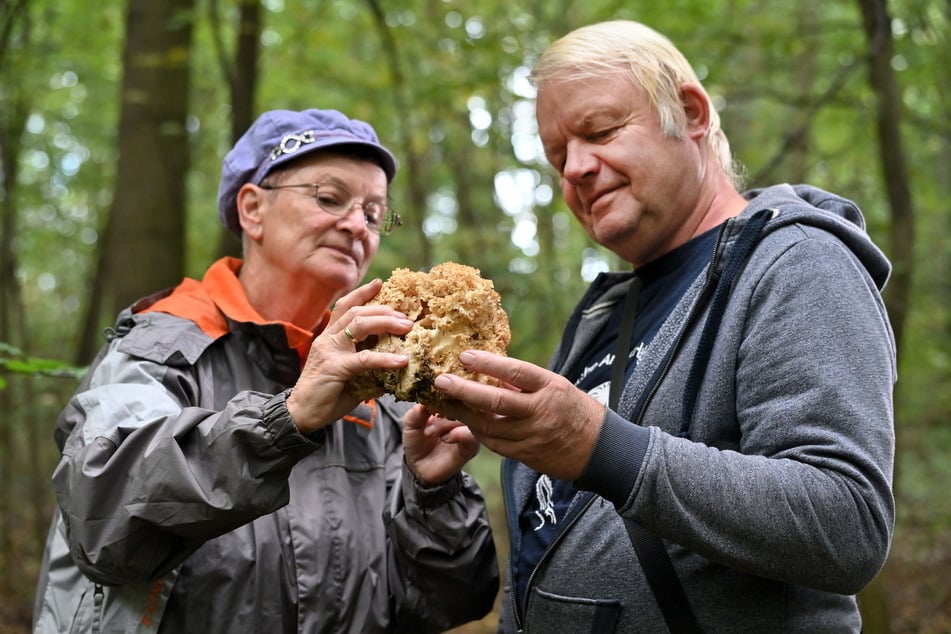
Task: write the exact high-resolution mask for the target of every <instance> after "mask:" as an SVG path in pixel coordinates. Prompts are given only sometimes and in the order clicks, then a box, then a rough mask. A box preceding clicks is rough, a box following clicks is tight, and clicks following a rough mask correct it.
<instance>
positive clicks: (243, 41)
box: [210, 0, 262, 256]
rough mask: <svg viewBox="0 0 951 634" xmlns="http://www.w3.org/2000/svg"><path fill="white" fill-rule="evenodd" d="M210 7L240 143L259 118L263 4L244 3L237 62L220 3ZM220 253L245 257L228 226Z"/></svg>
mask: <svg viewBox="0 0 951 634" xmlns="http://www.w3.org/2000/svg"><path fill="white" fill-rule="evenodd" d="M210 8H211V24H212V29H213V31H214V33H215V43H216V48H217V50H218V61H219V64H220V65H221V69H222V74H223V75H224V76H225V80H226V82H227V84H228V92H229V94H230V97H231V140H232V142H236V141H237V140H238V139H239V138H241V135H243V134H244V133H245V131H246V130H247V129H248V128H250V127H251V124H252V123H254V118H255V116H256V109H255V106H254V96H255V93H256V92H257V84H258V60H259V59H260V46H259V42H260V41H261V28H262V22H261V2H260V0H241V1H240V7H239V9H240V18H239V21H238V31H237V46H236V47H235V53H234V59H233V60H229V59H228V56H227V54H226V51H225V48H224V44H223V42H222V38H221V19H220V16H219V14H218V3H217V1H213V2H212V3H211V4H210ZM218 254H219V256H226V255H228V256H240V255H241V241H240V240H239V239H237V238H236V237H235V235H234V234H233V233H231V231H229V230H228V229H227V227H224V226H222V227H221V229H220V233H219V241H218Z"/></svg>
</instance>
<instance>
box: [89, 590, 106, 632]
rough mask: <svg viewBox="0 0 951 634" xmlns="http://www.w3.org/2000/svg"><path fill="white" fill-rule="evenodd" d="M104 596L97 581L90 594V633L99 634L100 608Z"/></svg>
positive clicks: (100, 628) (100, 625)
mask: <svg viewBox="0 0 951 634" xmlns="http://www.w3.org/2000/svg"><path fill="white" fill-rule="evenodd" d="M105 596H106V593H105V591H104V590H103V588H102V585H100V584H98V583H97V584H96V585H95V589H94V590H93V595H92V597H93V599H92V634H99V633H100V632H101V631H102V609H103V603H104V600H105Z"/></svg>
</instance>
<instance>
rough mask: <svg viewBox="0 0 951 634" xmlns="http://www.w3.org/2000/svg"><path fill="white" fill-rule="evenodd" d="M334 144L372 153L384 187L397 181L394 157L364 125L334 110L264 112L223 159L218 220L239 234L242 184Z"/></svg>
mask: <svg viewBox="0 0 951 634" xmlns="http://www.w3.org/2000/svg"><path fill="white" fill-rule="evenodd" d="M338 145H351V146H353V145H356V146H363V147H366V148H368V149H370V150H372V151H373V152H374V153H375V154H376V157H377V163H379V164H380V167H382V168H383V171H384V172H385V173H386V180H387V182H392V180H393V177H394V176H396V169H397V163H396V158H395V157H394V156H393V154H392V153H391V152H390V151H389V150H387V149H386V148H385V147H383V146H382V145H381V144H380V139H379V138H377V136H376V132H374V130H373V128H372V127H371V126H370V124H368V123H365V122H363V121H359V120H357V119H348V118H347V117H346V115H344V114H342V113H340V112H337V111H336V110H303V111H300V112H297V111H295V110H271V111H268V112H265V113H264V114H262V115H261V116H260V117H258V118H257V120H256V121H255V122H254V123H253V124H251V127H250V128H248V131H247V132H245V133H244V135H243V136H242V137H241V138H240V139H238V142H237V143H235V145H234V147H233V148H231V151H230V152H228V154H227V156H225V160H224V162H223V163H222V166H221V181H220V182H219V184H218V218H219V219H220V220H221V222H222V224H224V226H226V227H228V229H230V230H231V231H232V232H234V233H236V234H238V235H241V224H240V223H239V222H238V207H237V202H236V200H237V196H238V190H239V189H241V186H242V185H244V184H245V183H252V184H254V185H259V184H260V183H261V181H263V180H264V177H265V176H267V175H268V174H269V173H270V172H271V170H273V169H274V168H275V167H277V166H278V165H281V164H283V163H287V162H288V161H292V160H294V159H298V158H300V157H302V156H304V155H306V154H307V153H308V152H313V151H314V150H320V149H324V148H329V147H334V146H338Z"/></svg>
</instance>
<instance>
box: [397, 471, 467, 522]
mask: <svg viewBox="0 0 951 634" xmlns="http://www.w3.org/2000/svg"><path fill="white" fill-rule="evenodd" d="M403 482H404V483H406V484H409V485H410V486H408V487H407V486H405V484H404V488H403V495H404V496H407V497H410V498H412V499H413V500H415V502H416V506H418V507H419V508H420V509H422V510H424V511H429V510H432V509H434V508H436V507H438V506H442V505H443V504H446V503H447V502H449V501H450V500H452V499H454V498H455V497H456V496H457V495H459V492H460V491H461V490H462V485H463V481H462V472H461V471H460V472H459V473H457V474H456V475H454V476H453V477H451V478H450V479H449V480H447V481H446V482H443V483H442V484H437V485H435V486H426V485H425V484H423V483H421V482H420V481H419V480H417V479H416V476H414V475H413V471H412V469H410V468H409V467H408V466H406V462H405V461H404V462H403ZM407 489H411V490H412V491H408V490H407Z"/></svg>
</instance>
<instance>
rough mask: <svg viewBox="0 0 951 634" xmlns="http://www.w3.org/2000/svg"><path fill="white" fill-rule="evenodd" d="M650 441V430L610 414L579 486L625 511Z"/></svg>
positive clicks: (609, 412) (576, 482)
mask: <svg viewBox="0 0 951 634" xmlns="http://www.w3.org/2000/svg"><path fill="white" fill-rule="evenodd" d="M650 437H651V433H650V430H649V429H648V428H647V427H641V426H640V425H635V424H634V423H632V422H631V421H629V420H626V419H624V418H623V417H621V416H620V415H619V414H617V413H616V412H614V411H612V410H607V413H606V414H605V417H604V423H603V424H602V425H601V431H600V433H599V434H598V440H597V442H596V443H595V445H594V451H592V452H591V458H590V459H589V460H588V465H587V466H586V467H585V469H584V472H582V474H581V477H580V478H578V480H576V481H575V486H576V487H577V488H578V489H582V490H585V491H593V492H595V493H597V494H598V495H600V496H601V497H603V498H604V499H606V500H608V501H610V502H612V503H613V504H614V506H616V507H618V508H620V507H623V506H624V505H625V504H626V503H627V501H628V498H630V496H631V491H633V489H634V484H635V482H636V481H637V476H638V474H639V473H640V471H641V464H642V463H643V462H644V456H645V455H646V454H647V446H648V444H649V443H650Z"/></svg>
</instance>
